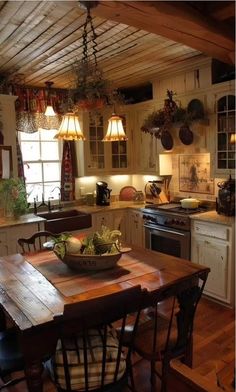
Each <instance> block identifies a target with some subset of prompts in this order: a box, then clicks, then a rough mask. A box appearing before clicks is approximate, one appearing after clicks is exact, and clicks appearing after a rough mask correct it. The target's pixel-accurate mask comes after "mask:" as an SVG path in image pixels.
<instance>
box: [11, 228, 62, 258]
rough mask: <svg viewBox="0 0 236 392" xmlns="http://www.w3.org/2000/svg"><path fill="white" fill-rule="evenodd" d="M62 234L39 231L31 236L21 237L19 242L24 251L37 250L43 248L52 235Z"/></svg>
mask: <svg viewBox="0 0 236 392" xmlns="http://www.w3.org/2000/svg"><path fill="white" fill-rule="evenodd" d="M59 235H60V234H53V233H50V232H49V231H38V232H36V233H34V234H33V235H32V236H31V237H29V238H19V239H18V244H19V245H20V247H21V249H22V253H23V254H24V253H27V252H35V251H37V250H42V249H43V244H44V243H45V242H47V241H49V240H50V239H51V238H52V237H54V238H55V237H58V236H59Z"/></svg>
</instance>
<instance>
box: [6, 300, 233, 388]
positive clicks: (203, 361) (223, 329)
mask: <svg viewBox="0 0 236 392" xmlns="http://www.w3.org/2000/svg"><path fill="white" fill-rule="evenodd" d="M193 367H194V368H198V370H199V372H200V373H201V374H202V375H206V374H207V373H209V368H211V369H212V368H214V369H216V372H217V376H218V379H219V382H220V384H221V385H222V386H225V387H226V388H227V390H228V391H232V392H233V391H234V390H235V389H234V388H233V387H232V380H233V377H234V368H235V313H234V311H233V310H232V309H228V308H226V307H223V306H221V305H219V304H217V303H215V302H213V301H209V300H207V299H205V298H202V299H201V301H200V303H199V305H198V309H197V314H196V319H195V327H194V363H193ZM135 379H136V387H137V391H138V392H150V384H149V365H148V363H147V362H146V361H144V360H138V361H137V362H136V364H135ZM158 390H159V387H158V386H157V391H158ZM4 391H5V392H27V387H26V384H25V383H24V382H22V383H20V384H18V385H16V386H13V387H10V388H6V389H4ZM54 391H55V388H54V386H53V385H52V383H51V382H50V381H49V380H48V378H47V376H46V375H45V386H44V392H54Z"/></svg>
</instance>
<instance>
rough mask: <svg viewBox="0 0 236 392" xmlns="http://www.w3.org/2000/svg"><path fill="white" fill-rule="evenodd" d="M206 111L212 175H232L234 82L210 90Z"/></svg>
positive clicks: (233, 159) (233, 155) (233, 165)
mask: <svg viewBox="0 0 236 392" xmlns="http://www.w3.org/2000/svg"><path fill="white" fill-rule="evenodd" d="M208 109H209V113H210V115H209V118H210V126H211V134H212V135H214V136H212V138H211V143H210V144H209V152H210V153H211V157H212V158H211V161H212V173H213V174H214V175H215V176H216V177H221V176H222V175H223V176H225V175H227V174H230V172H231V173H232V172H233V170H234V167H235V143H232V142H231V135H233V134H234V133H235V86H234V81H230V82H224V83H220V84H219V85H215V86H213V87H212V88H211V92H210V93H209V94H208ZM212 141H213V143H212Z"/></svg>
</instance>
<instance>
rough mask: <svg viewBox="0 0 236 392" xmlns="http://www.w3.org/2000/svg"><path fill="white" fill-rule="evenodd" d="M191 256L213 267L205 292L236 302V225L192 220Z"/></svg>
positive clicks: (218, 298)
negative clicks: (235, 246)
mask: <svg viewBox="0 0 236 392" xmlns="http://www.w3.org/2000/svg"><path fill="white" fill-rule="evenodd" d="M191 238H192V244H191V260H192V261H193V262H194V263H198V264H201V265H206V266H207V267H209V268H210V269H211V271H210V273H209V275H208V279H207V282H206V286H205V290H204V293H205V294H207V295H209V296H210V297H212V298H215V299H217V300H220V301H222V302H224V303H226V304H228V305H231V306H233V304H234V228H233V227H231V226H227V225H223V224H215V223H210V222H209V223H208V222H202V221H198V220H193V221H192V237H191Z"/></svg>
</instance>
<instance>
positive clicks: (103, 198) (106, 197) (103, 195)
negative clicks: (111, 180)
mask: <svg viewBox="0 0 236 392" xmlns="http://www.w3.org/2000/svg"><path fill="white" fill-rule="evenodd" d="M111 191H112V190H111V189H108V184H107V183H106V182H105V181H98V182H97V183H96V204H97V206H109V205H110V194H111Z"/></svg>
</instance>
